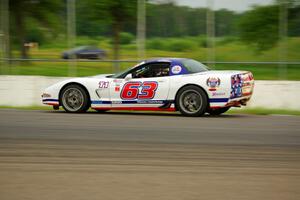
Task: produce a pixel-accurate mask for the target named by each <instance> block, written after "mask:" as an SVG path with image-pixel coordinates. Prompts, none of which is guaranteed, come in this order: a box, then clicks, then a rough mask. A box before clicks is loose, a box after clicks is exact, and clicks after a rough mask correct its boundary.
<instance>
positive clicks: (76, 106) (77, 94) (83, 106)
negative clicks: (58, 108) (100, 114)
mask: <svg viewBox="0 0 300 200" xmlns="http://www.w3.org/2000/svg"><path fill="white" fill-rule="evenodd" d="M60 96H61V97H60V102H61V105H62V106H63V108H64V109H65V111H66V112H72V113H80V112H86V111H87V110H88V109H89V107H90V100H89V96H88V94H87V92H86V91H85V90H84V88H82V86H80V85H76V84H72V85H68V86H67V87H65V88H64V89H63V90H62V92H61V95H60Z"/></svg>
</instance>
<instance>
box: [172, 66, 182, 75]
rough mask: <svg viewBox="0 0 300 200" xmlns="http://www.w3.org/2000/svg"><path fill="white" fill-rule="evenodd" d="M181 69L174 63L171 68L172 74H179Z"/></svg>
mask: <svg viewBox="0 0 300 200" xmlns="http://www.w3.org/2000/svg"><path fill="white" fill-rule="evenodd" d="M181 70H182V68H181V67H180V66H179V65H175V66H173V67H172V69H171V71H172V73H173V74H179V73H180V72H181Z"/></svg>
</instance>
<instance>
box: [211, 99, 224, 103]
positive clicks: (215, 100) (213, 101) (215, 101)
mask: <svg viewBox="0 0 300 200" xmlns="http://www.w3.org/2000/svg"><path fill="white" fill-rule="evenodd" d="M228 100H229V99H228V98H212V99H209V102H210V103H225V102H228Z"/></svg>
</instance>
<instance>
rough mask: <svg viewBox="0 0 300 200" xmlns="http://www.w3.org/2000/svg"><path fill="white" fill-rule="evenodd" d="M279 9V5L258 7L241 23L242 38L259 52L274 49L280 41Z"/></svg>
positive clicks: (249, 12)
mask: <svg viewBox="0 0 300 200" xmlns="http://www.w3.org/2000/svg"><path fill="white" fill-rule="evenodd" d="M278 24H279V8H278V6H277V5H270V6H256V7H253V9H252V10H249V11H247V12H246V13H245V14H243V15H242V17H241V19H240V21H239V31H240V38H241V40H242V41H244V42H246V43H249V44H252V45H254V46H256V47H257V49H258V50H265V49H269V48H271V47H273V46H274V45H275V44H276V42H277V41H278V39H279V35H278V31H279V29H278Z"/></svg>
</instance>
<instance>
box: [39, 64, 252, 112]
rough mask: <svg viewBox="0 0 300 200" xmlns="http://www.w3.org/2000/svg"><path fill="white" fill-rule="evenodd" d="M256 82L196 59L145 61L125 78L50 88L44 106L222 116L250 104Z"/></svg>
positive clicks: (244, 74) (109, 76) (95, 79)
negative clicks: (212, 67)
mask: <svg viewBox="0 0 300 200" xmlns="http://www.w3.org/2000/svg"><path fill="white" fill-rule="evenodd" d="M253 87H254V79H253V75H252V73H251V72H247V71H214V70H209V69H208V68H207V67H206V66H205V65H203V64H202V63H200V62H197V61H195V60H192V59H185V58H164V59H153V60H147V61H144V62H142V63H139V64H138V65H136V66H135V67H133V68H130V69H128V70H126V71H124V72H122V73H119V74H106V75H98V76H93V77H83V78H74V79H70V80H65V81H62V82H59V83H57V84H55V85H52V86H50V87H48V88H47V89H45V91H44V93H43V94H42V101H43V103H44V104H47V105H52V106H53V108H54V109H58V108H59V106H62V107H63V108H64V109H65V111H67V112H85V111H87V110H88V109H89V108H90V107H91V108H92V109H95V110H98V111H99V112H104V111H108V110H143V111H145V110H147V111H148V110H151V111H180V112H181V113H182V114H183V115H186V116H201V115H203V114H204V113H205V112H208V113H210V114H212V115H218V114H221V113H224V112H226V111H227V110H228V109H229V108H230V107H240V106H241V105H246V103H247V102H248V101H249V99H250V98H251V95H252V92H253Z"/></svg>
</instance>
